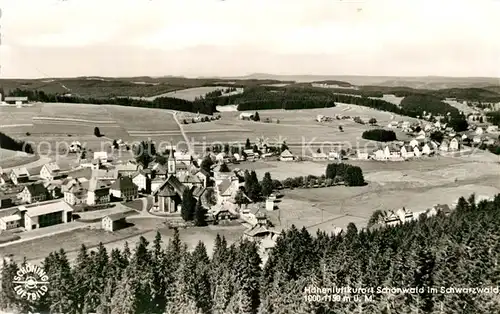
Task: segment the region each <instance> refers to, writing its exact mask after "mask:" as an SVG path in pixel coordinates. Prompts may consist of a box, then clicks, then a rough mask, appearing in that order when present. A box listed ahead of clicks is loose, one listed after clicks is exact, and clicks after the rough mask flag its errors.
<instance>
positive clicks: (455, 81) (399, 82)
mask: <svg viewBox="0 0 500 314" xmlns="http://www.w3.org/2000/svg"><path fill="white" fill-rule="evenodd" d="M224 79H233V80H249V79H253V80H264V79H266V80H278V81H295V82H321V81H343V82H347V83H350V84H352V85H378V86H388V87H410V88H415V89H446V88H470V87H487V86H498V88H499V89H500V78H498V77H496V78H495V77H445V76H415V77H411V76H401V77H394V76H359V75H275V74H266V73H254V74H250V75H247V76H241V77H226V78H224Z"/></svg>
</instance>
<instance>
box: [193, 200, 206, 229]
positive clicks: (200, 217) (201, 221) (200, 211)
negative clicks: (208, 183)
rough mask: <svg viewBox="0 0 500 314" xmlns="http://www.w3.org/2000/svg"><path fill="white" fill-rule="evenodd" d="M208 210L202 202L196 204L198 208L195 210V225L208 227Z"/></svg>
mask: <svg viewBox="0 0 500 314" xmlns="http://www.w3.org/2000/svg"><path fill="white" fill-rule="evenodd" d="M207 212H208V211H207V209H206V208H205V207H203V205H202V204H201V202H197V203H196V208H195V210H194V225H195V226H197V227H203V226H206V225H207V221H206V215H207Z"/></svg>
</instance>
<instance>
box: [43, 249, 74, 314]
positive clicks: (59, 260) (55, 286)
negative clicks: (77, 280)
mask: <svg viewBox="0 0 500 314" xmlns="http://www.w3.org/2000/svg"><path fill="white" fill-rule="evenodd" d="M47 276H48V277H49V278H50V283H49V287H48V292H47V293H48V294H49V296H50V311H51V312H52V313H54V312H55V313H70V312H71V311H72V303H73V300H74V299H75V297H74V295H73V293H72V290H73V288H74V280H73V276H72V273H71V268H70V265H69V262H68V258H67V257H66V252H65V251H64V250H63V249H60V250H59V252H56V253H55V254H54V265H53V267H51V268H50V272H48V273H47Z"/></svg>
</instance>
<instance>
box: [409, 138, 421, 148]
mask: <svg viewBox="0 0 500 314" xmlns="http://www.w3.org/2000/svg"><path fill="white" fill-rule="evenodd" d="M419 144H420V143H419V142H418V141H417V140H416V139H412V140H411V141H410V146H411V147H416V146H418V145H419Z"/></svg>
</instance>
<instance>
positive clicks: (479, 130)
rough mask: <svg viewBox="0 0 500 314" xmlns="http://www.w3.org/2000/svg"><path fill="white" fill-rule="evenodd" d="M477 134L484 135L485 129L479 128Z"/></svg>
mask: <svg viewBox="0 0 500 314" xmlns="http://www.w3.org/2000/svg"><path fill="white" fill-rule="evenodd" d="M475 133H476V135H483V133H484V129H483V128H482V127H478V128H477V129H476V132H475Z"/></svg>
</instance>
